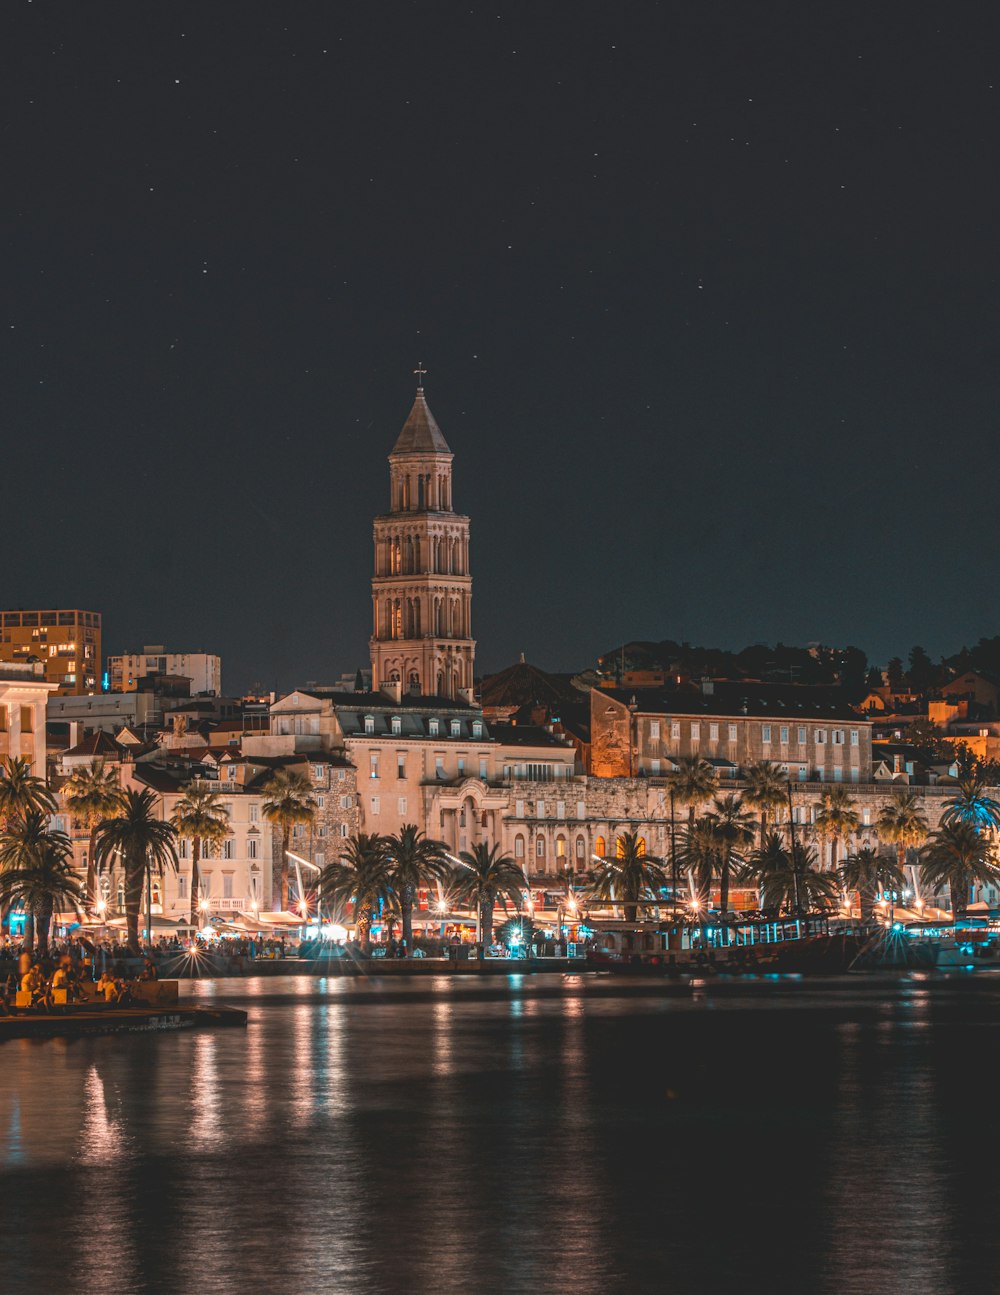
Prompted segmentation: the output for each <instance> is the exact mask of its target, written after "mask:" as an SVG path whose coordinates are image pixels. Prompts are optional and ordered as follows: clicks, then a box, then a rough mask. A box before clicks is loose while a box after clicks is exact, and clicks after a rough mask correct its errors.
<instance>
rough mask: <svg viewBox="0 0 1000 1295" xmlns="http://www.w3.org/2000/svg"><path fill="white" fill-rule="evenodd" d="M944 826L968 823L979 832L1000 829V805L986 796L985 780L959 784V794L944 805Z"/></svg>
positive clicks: (965, 781)
mask: <svg viewBox="0 0 1000 1295" xmlns="http://www.w3.org/2000/svg"><path fill="white" fill-rule="evenodd" d="M941 822H942V823H943V824H949V823H968V824H969V825H970V826H971V827H974V828H975V829H976V831H977V832H981V831H982V830H983V828H997V827H1000V804H998V803H997V802H996V801H995V800H994V799H993V797H992V796H987V795H986V781H985V779H983V778H966V779H964V780H963V781H962V782H960V783H959V784H958V794H957V795H956V796H952V798H951V799H950V800H946V801H945V803H944V812H943V813H942V815H941Z"/></svg>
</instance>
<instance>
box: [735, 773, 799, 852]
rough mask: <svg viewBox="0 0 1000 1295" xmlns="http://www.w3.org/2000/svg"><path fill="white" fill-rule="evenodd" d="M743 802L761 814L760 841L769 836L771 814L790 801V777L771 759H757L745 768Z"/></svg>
mask: <svg viewBox="0 0 1000 1295" xmlns="http://www.w3.org/2000/svg"><path fill="white" fill-rule="evenodd" d="M743 781H744V782H745V783H746V786H745V787H744V788H743V803H744V804H745V805H747V806H749V808H750V809H755V810H756V811H757V812H758V814H760V842H761V845H763V844H764V838H765V837H766V836H767V820H768V815H769V814H775V815H776V814H777V811H778V810H779V809H781V808H782V807H783V806H784V805H786V804H787V803H788V777H787V775H786V774H783V773H782V772H781V770H780V769H779V768H778V766H777V765H776V764H772V763H771V761H770V760H757V761H755V762H754V763H753V764H748V765H747V767H746V768H745V769H744V770H743Z"/></svg>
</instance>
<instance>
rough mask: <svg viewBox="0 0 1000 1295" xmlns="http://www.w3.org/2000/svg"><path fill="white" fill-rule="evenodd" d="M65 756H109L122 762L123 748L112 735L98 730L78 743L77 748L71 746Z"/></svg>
mask: <svg viewBox="0 0 1000 1295" xmlns="http://www.w3.org/2000/svg"><path fill="white" fill-rule="evenodd" d="M63 754H64V755H92V756H108V757H109V758H110V759H113V760H120V759H121V757H122V748H121V747H120V746H119V745H118V743H117V742H116V741H115V739H114V738H113V737H112V736H111V734H110V733H106V732H105V731H104V729H103V728H98V729H95V730H94V732H93V733H88V734H87V736H86V737H84V738H83V739H82V740H81V741H79V742H77V744H76V746H71V747H70V748H69V750H68V751H64V752H63Z"/></svg>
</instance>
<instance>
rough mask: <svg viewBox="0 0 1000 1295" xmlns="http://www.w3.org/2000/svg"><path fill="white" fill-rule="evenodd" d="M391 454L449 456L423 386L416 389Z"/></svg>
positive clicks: (446, 444)
mask: <svg viewBox="0 0 1000 1295" xmlns="http://www.w3.org/2000/svg"><path fill="white" fill-rule="evenodd" d="M392 452H393V454H450V453H451V450H450V449H449V448H448V442H447V441H446V440H445V439H444V436H443V435H442V434H441V428H440V427H438V425H437V420H436V419H435V417H434V415H433V414H432V413H431V411H430V408H429V406H428V404H427V398H426V396H425V395H424V388H423V384H421V385H420V386H419V387H417V394H416V396H415V398H414V401H413V408H412V409H411V410H410V416H409V418H407V420H406V422H405V423H404V424H403V430H402V431H401V432H400V433H399V438H398V440H397V441H396V444H395V445H394V446H393V449H392Z"/></svg>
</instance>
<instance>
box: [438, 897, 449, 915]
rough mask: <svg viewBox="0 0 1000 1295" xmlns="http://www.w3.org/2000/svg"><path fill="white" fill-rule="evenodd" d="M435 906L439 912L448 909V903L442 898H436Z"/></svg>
mask: <svg viewBox="0 0 1000 1295" xmlns="http://www.w3.org/2000/svg"><path fill="white" fill-rule="evenodd" d="M436 908H437V911H438V912H439V913H447V911H448V905H447V904H446V903H445V902H444V900H443V899H439V900H438V902H437V904H436Z"/></svg>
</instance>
